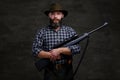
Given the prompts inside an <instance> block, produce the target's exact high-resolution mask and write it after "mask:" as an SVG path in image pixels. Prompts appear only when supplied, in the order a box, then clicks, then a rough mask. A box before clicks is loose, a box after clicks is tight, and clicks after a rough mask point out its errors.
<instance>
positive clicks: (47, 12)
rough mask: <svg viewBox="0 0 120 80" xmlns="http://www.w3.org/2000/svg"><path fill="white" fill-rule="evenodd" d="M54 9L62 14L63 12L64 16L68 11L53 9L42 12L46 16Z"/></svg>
mask: <svg viewBox="0 0 120 80" xmlns="http://www.w3.org/2000/svg"><path fill="white" fill-rule="evenodd" d="M55 11H60V12H62V13H63V14H64V17H66V16H67V15H68V11H66V10H53V11H50V10H49V11H45V12H44V13H45V15H47V16H48V14H49V13H50V12H55Z"/></svg>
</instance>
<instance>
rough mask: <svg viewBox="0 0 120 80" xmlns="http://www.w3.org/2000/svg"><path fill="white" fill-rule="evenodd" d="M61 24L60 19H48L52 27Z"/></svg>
mask: <svg viewBox="0 0 120 80" xmlns="http://www.w3.org/2000/svg"><path fill="white" fill-rule="evenodd" d="M61 24H62V20H59V19H50V25H51V27H52V28H54V29H56V28H58V27H60V26H61Z"/></svg>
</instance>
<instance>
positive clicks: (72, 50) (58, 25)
mask: <svg viewBox="0 0 120 80" xmlns="http://www.w3.org/2000/svg"><path fill="white" fill-rule="evenodd" d="M44 13H45V15H47V16H48V17H49V19H50V24H49V25H48V26H45V27H43V28H42V29H40V30H38V32H37V34H36V36H35V39H34V42H33V46H32V51H33V55H34V56H35V57H37V58H46V59H49V60H50V62H51V63H50V65H49V66H47V68H46V69H45V73H44V80H73V67H72V56H73V55H75V54H78V53H79V52H80V46H79V45H78V44H76V45H71V46H67V47H59V48H55V49H54V48H53V47H54V46H55V45H57V44H58V43H61V42H63V41H64V40H66V39H69V38H70V37H72V36H73V35H76V34H77V33H76V32H75V30H74V29H73V28H72V27H69V26H66V25H63V24H62V19H63V18H65V17H66V16H67V15H68V11H66V10H63V9H62V6H61V5H60V4H58V3H53V4H51V5H50V9H49V10H47V11H45V12H44Z"/></svg>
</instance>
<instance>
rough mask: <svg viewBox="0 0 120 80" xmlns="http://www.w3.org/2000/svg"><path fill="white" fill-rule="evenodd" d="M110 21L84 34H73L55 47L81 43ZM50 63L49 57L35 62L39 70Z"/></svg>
mask: <svg viewBox="0 0 120 80" xmlns="http://www.w3.org/2000/svg"><path fill="white" fill-rule="evenodd" d="M107 24H108V23H107V22H105V23H104V24H103V25H102V26H100V27H98V28H96V29H94V30H92V31H90V32H87V33H84V34H83V35H82V36H80V37H78V36H77V35H74V36H72V37H71V38H70V39H68V40H66V41H64V42H62V43H60V44H58V45H56V46H55V47H53V49H54V48H58V47H62V46H64V47H67V46H70V45H74V44H77V43H79V42H80V41H82V40H84V39H85V38H87V37H88V36H89V35H90V34H92V33H93V32H95V31H97V30H99V29H101V28H103V27H105V26H106V25H107ZM49 64H50V60H49V59H40V60H38V61H36V62H35V66H36V68H37V69H38V71H41V70H42V69H44V68H46V67H47V66H48V65H49Z"/></svg>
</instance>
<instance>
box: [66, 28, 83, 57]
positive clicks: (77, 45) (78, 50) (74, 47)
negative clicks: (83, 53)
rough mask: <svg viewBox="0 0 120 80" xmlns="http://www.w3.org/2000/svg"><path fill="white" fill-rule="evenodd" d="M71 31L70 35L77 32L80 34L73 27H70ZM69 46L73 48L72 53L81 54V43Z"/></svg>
mask: <svg viewBox="0 0 120 80" xmlns="http://www.w3.org/2000/svg"><path fill="white" fill-rule="evenodd" d="M69 33H70V35H75V34H76V35H78V34H77V33H76V31H75V30H74V29H73V28H71V27H69ZM68 48H69V49H70V50H71V53H72V55H75V54H79V53H80V50H81V49H80V45H79V44H78V43H77V44H75V45H71V46H68Z"/></svg>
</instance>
